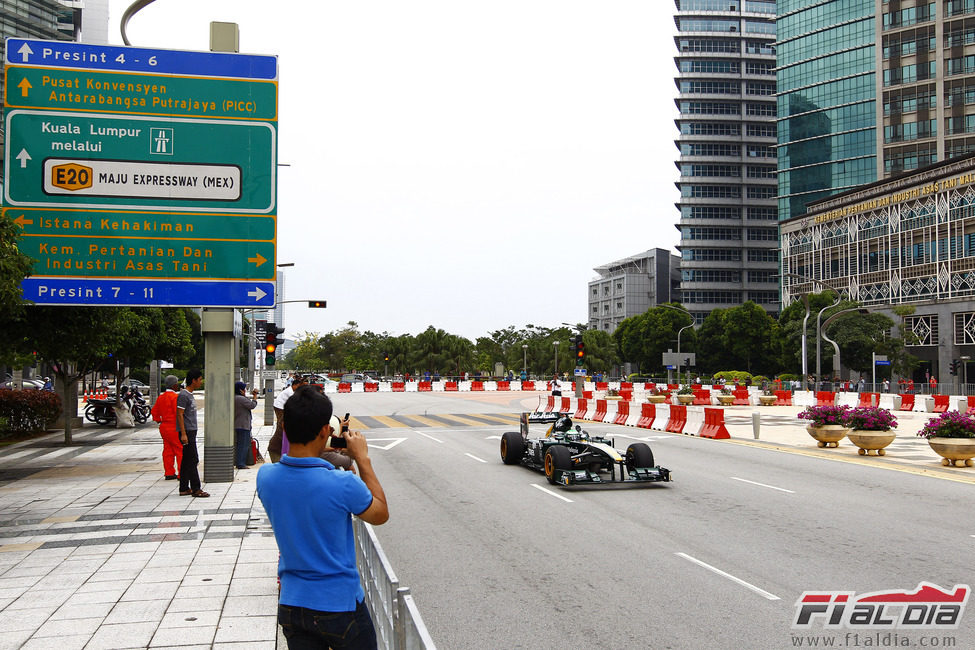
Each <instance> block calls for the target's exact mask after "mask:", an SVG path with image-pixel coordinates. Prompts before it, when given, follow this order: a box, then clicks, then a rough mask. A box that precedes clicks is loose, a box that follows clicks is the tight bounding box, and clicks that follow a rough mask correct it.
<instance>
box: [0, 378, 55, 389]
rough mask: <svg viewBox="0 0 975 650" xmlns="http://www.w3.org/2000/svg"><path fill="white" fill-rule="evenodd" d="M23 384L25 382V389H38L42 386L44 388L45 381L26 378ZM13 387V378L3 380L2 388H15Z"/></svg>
mask: <svg viewBox="0 0 975 650" xmlns="http://www.w3.org/2000/svg"><path fill="white" fill-rule="evenodd" d="M23 384H24V390H37V389H40V388H44V381H43V380H41V379H25V380H24V381H23ZM13 387H14V382H13V379H9V380H7V381H5V382H3V385H2V386H0V388H13Z"/></svg>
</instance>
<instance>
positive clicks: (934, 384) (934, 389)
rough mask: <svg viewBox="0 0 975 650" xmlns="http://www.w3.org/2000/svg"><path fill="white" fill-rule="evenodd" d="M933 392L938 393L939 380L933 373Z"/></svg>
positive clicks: (933, 393)
mask: <svg viewBox="0 0 975 650" xmlns="http://www.w3.org/2000/svg"><path fill="white" fill-rule="evenodd" d="M931 394H932V395H937V394H938V380H937V379H936V378H935V376H934V375H931Z"/></svg>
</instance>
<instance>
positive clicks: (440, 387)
mask: <svg viewBox="0 0 975 650" xmlns="http://www.w3.org/2000/svg"><path fill="white" fill-rule="evenodd" d="M430 390H432V391H433V392H434V393H442V392H443V391H444V382H442V381H432V382H430Z"/></svg>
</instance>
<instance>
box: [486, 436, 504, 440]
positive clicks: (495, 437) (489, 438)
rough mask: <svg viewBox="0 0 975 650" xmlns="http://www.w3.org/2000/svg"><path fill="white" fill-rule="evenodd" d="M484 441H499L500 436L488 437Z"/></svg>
mask: <svg viewBox="0 0 975 650" xmlns="http://www.w3.org/2000/svg"><path fill="white" fill-rule="evenodd" d="M485 440H501V436H488V437H486V438H485Z"/></svg>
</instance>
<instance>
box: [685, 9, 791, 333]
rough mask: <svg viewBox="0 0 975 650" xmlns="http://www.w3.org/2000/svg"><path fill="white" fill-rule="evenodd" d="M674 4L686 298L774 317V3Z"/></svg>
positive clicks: (702, 311)
mask: <svg viewBox="0 0 975 650" xmlns="http://www.w3.org/2000/svg"><path fill="white" fill-rule="evenodd" d="M675 1H676V5H677V13H676V15H675V16H674V20H675V21H676V23H677V32H678V33H677V36H676V37H675V40H676V42H677V56H676V57H675V62H676V63H677V70H678V72H677V77H676V78H675V81H676V84H677V89H678V97H677V100H676V101H677V107H678V109H679V111H680V116H679V118H678V119H677V127H678V129H679V131H680V135H679V137H678V139H677V140H676V144H677V147H678V149H679V150H680V157H679V158H678V160H677V163H676V164H677V167H678V169H679V170H680V178H679V180H678V182H677V187H678V189H679V190H680V200H679V201H678V203H677V208H678V209H679V210H680V223H679V224H678V228H679V230H680V233H681V234H680V244H679V246H678V249H679V250H680V251H681V264H680V269H681V283H680V289H681V295H680V300H681V303H682V304H683V305H684V306H685V307H687V309H689V310H690V311H691V313H692V314H693V315H694V319H695V321H696V322H701V321H703V320H704V318H705V317H706V316H707V315H708V314H709V313H710V312H711V311H712V310H714V309H723V308H729V307H734V306H737V305H740V304H742V303H744V302H745V301H747V300H751V301H753V302H756V303H758V304H760V305H761V306H762V307H764V308H765V309H766V310H768V311H769V312H772V313H777V312H778V311H779V291H778V282H777V274H778V250H777V249H778V229H777V223H776V219H777V213H776V207H775V197H776V191H777V187H776V180H775V174H776V161H775V157H776V153H775V142H776V140H775V110H776V104H775V92H776V90H775V65H776V64H775V45H774V42H775V11H776V9H775V2H774V0H675Z"/></svg>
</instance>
